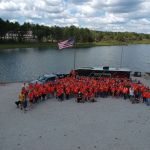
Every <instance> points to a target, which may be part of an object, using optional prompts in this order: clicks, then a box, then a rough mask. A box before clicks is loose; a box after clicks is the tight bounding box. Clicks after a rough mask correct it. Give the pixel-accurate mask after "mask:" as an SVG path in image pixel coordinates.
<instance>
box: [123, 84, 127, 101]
mask: <svg viewBox="0 0 150 150" xmlns="http://www.w3.org/2000/svg"><path fill="white" fill-rule="evenodd" d="M123 97H124V100H126V99H127V97H128V88H127V87H124V88H123Z"/></svg>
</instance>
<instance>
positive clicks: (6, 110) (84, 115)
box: [0, 80, 150, 150]
mask: <svg viewBox="0 0 150 150" xmlns="http://www.w3.org/2000/svg"><path fill="white" fill-rule="evenodd" d="M144 82H145V80H144ZM20 88H21V84H19V83H14V84H7V85H1V86H0V150H42V149H43V150H78V149H81V150H149V149H150V107H148V106H146V105H145V104H131V103H130V102H129V101H128V100H127V101H125V100H123V99H120V98H119V99H115V98H111V97H110V98H107V99H102V98H99V99H97V102H96V103H84V104H78V103H75V102H74V99H71V100H66V101H64V102H58V101H57V100H56V99H49V100H47V101H45V102H43V103H40V104H38V105H35V106H34V108H33V109H32V110H29V111H28V112H27V113H24V112H22V111H21V110H19V109H17V108H16V107H15V105H14V101H15V100H16V99H17V95H18V93H19V90H20Z"/></svg>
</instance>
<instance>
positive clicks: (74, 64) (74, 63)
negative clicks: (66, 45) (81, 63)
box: [73, 48, 76, 70]
mask: <svg viewBox="0 0 150 150" xmlns="http://www.w3.org/2000/svg"><path fill="white" fill-rule="evenodd" d="M73 69H74V70H75V69H76V48H74V62H73Z"/></svg>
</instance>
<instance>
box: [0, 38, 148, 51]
mask: <svg viewBox="0 0 150 150" xmlns="http://www.w3.org/2000/svg"><path fill="white" fill-rule="evenodd" d="M130 44H150V40H141V41H128V42H120V41H100V42H89V43H76V44H75V46H74V47H75V48H89V47H95V46H120V45H130ZM15 48H55V49H57V48H58V46H57V43H49V42H34V43H33V42H32V43H31V42H28V43H1V44H0V49H15Z"/></svg>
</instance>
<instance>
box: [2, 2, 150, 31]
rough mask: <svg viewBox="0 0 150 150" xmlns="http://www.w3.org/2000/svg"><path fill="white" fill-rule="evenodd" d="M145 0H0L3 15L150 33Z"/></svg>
mask: <svg viewBox="0 0 150 150" xmlns="http://www.w3.org/2000/svg"><path fill="white" fill-rule="evenodd" d="M149 8H150V1H149V0H105V1H104V0H0V14H1V17H2V18H3V19H9V20H12V21H13V20H15V21H18V22H20V23H23V22H25V21H29V22H33V23H39V24H44V25H59V26H70V25H76V26H79V27H89V28H91V29H96V30H102V31H108V30H109V31H133V32H143V33H150V28H149V26H150V24H149V22H150V17H149V14H150V9H149Z"/></svg>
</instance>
